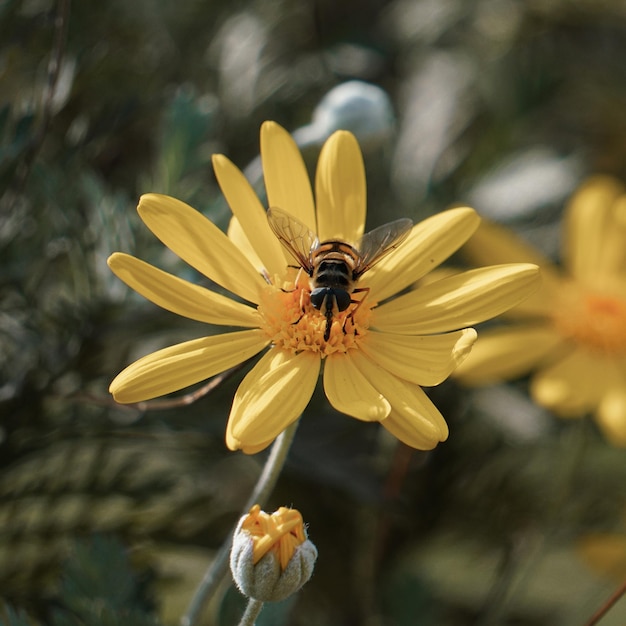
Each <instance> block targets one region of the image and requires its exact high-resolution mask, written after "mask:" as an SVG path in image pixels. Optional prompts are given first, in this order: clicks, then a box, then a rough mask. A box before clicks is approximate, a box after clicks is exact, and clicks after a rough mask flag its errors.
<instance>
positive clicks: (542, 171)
mask: <svg viewBox="0 0 626 626" xmlns="http://www.w3.org/2000/svg"><path fill="white" fill-rule="evenodd" d="M581 174H582V162H581V159H580V158H579V157H577V156H569V157H562V156H560V155H559V154H557V153H556V152H554V151H553V150H550V149H549V148H545V147H541V146H539V147H534V148H530V149H527V150H524V151H523V152H520V153H517V154H515V155H513V156H512V157H510V158H509V159H508V160H506V161H505V162H504V163H502V164H501V165H499V166H498V167H496V168H495V169H493V170H492V171H491V172H489V173H488V174H487V175H486V176H485V177H484V178H483V179H482V180H481V181H479V182H478V184H477V185H476V186H475V187H474V189H473V190H472V191H471V192H470V193H469V194H468V196H467V198H468V201H469V203H470V206H473V207H474V208H475V209H476V210H477V211H478V212H479V213H480V214H481V215H483V216H484V217H488V218H490V219H492V220H495V221H499V222H507V221H510V220H513V219H518V218H522V217H530V216H532V215H533V214H534V213H536V212H537V211H538V210H540V209H542V208H544V207H546V206H548V205H553V204H561V203H562V202H563V200H564V199H565V198H566V197H567V196H569V195H570V194H571V192H572V191H573V190H574V189H575V187H576V185H577V184H578V181H579V180H580V176H581Z"/></svg>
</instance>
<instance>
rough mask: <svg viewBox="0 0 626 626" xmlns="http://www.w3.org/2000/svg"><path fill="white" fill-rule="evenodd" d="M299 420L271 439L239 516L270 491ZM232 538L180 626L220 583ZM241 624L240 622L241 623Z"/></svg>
mask: <svg viewBox="0 0 626 626" xmlns="http://www.w3.org/2000/svg"><path fill="white" fill-rule="evenodd" d="M299 421H300V420H299V419H298V420H296V421H295V422H294V423H293V424H291V425H290V426H288V427H287V428H286V429H285V430H284V431H283V432H282V433H281V434H280V435H278V437H277V438H276V441H274V444H273V445H272V449H271V450H270V453H269V456H268V457H267V461H265V465H264V467H263V471H262V472H261V475H260V476H259V479H258V480H257V483H256V485H255V487H254V489H253V490H252V493H251V494H250V497H249V498H248V501H247V502H246V504H245V505H244V507H243V513H242V515H245V514H246V513H247V512H248V511H249V510H250V508H251V507H252V505H254V504H259V505H261V507H263V505H264V504H265V502H266V501H267V499H268V497H269V495H270V494H271V493H272V490H273V489H274V486H275V485H276V481H277V480H278V477H279V476H280V472H281V471H282V469H283V466H284V464H285V460H286V459H287V454H288V452H289V448H290V447H291V442H292V441H293V438H294V435H295V434H296V429H297V428H298V422H299ZM233 530H234V528H233ZM232 541H233V534H232V533H229V535H228V537H227V538H226V539H225V540H224V543H223V544H222V546H221V547H220V549H219V550H218V552H217V554H216V555H215V558H214V559H213V561H212V563H211V565H210V566H209V568H208V569H207V571H206V572H205V574H204V578H203V579H202V581H201V582H200V584H199V585H198V588H197V589H196V592H195V593H194V595H193V598H192V599H191V602H190V603H189V607H188V608H187V612H186V613H185V615H183V617H182V618H181V620H180V624H181V626H194V624H196V622H197V620H198V617H199V616H200V611H201V610H202V607H203V606H204V603H205V602H206V601H207V599H208V598H210V597H211V596H212V595H213V593H215V590H216V589H217V587H218V586H219V584H220V583H221V582H222V580H223V578H224V574H226V570H227V569H228V555H229V553H230V548H231V545H232ZM259 611H260V609H259ZM243 623H244V622H242V624H243ZM246 623H247V622H246ZM250 623H253V622H250Z"/></svg>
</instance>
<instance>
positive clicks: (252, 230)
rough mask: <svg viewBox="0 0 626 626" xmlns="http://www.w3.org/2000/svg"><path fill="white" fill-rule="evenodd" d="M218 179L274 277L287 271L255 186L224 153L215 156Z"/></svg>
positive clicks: (246, 232) (242, 226)
mask: <svg viewBox="0 0 626 626" xmlns="http://www.w3.org/2000/svg"><path fill="white" fill-rule="evenodd" d="M213 169H214V170H215V176H216V177H217V182H218V183H219V186H220V188H221V190H222V193H223V194H224V197H225V198H226V201H227V202H228V205H229V206H230V208H231V210H232V212H233V215H234V216H235V217H236V218H237V220H238V222H239V224H240V225H241V228H242V230H243V232H244V233H245V235H246V238H247V240H248V241H249V242H251V244H252V247H253V248H254V251H255V252H256V254H257V255H258V257H259V258H260V259H261V261H262V264H263V268H265V269H266V270H267V271H268V272H269V274H270V276H274V274H277V273H282V272H283V271H284V270H285V265H286V263H285V255H284V254H283V248H282V246H281V244H280V242H279V241H278V239H276V237H275V235H274V233H273V232H272V230H271V229H270V227H269V224H268V223H267V213H266V211H265V209H264V208H263V206H262V205H261V202H260V201H259V198H258V197H257V195H256V193H255V192H254V189H253V188H252V186H251V185H250V183H249V182H248V180H247V179H246V177H245V176H244V175H243V174H242V173H241V171H240V170H239V168H237V167H236V166H235V165H233V163H232V162H231V161H229V160H228V159H227V158H226V157H225V156H223V155H221V154H216V155H214V156H213Z"/></svg>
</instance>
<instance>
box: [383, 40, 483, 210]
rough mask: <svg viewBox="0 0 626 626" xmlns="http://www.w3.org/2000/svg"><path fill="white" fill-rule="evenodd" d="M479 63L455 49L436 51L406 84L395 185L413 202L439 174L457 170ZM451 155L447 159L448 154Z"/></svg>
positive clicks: (397, 150) (424, 192)
mask: <svg viewBox="0 0 626 626" xmlns="http://www.w3.org/2000/svg"><path fill="white" fill-rule="evenodd" d="M475 80H476V67H475V65H473V64H472V63H471V62H470V61H469V60H468V59H467V57H464V56H462V55H458V54H454V53H450V52H436V53H433V54H431V55H430V56H429V57H428V58H427V59H425V61H424V62H423V63H422V65H421V66H420V67H419V68H418V69H417V71H416V72H415V73H414V74H413V75H412V76H411V77H410V78H409V79H408V80H407V81H406V83H405V85H404V86H403V90H402V93H401V101H400V128H399V131H398V144H397V147H396V152H395V155H394V159H393V166H392V167H393V183H394V186H395V188H396V192H397V194H398V197H401V198H403V199H404V200H405V202H406V204H407V206H410V205H413V204H415V203H416V202H418V201H420V200H421V199H422V198H423V197H424V196H425V195H426V193H427V190H428V186H429V184H430V182H431V180H432V179H433V178H434V177H435V172H436V173H437V175H438V176H439V177H441V176H443V175H445V173H446V171H448V170H450V169H452V168H454V166H455V163H456V161H455V159H458V158H461V156H462V155H456V156H455V154H454V153H453V152H452V151H451V150H450V149H451V146H452V145H453V143H454V141H455V140H456V138H457V137H458V136H459V133H460V132H461V131H462V130H463V129H464V128H465V127H466V126H467V124H468V123H469V121H470V120H471V119H472V117H473V115H474V111H475V109H476V107H475V95H474V94H475V90H474V83H475ZM444 155H445V157H446V158H445V159H444V158H443V157H444Z"/></svg>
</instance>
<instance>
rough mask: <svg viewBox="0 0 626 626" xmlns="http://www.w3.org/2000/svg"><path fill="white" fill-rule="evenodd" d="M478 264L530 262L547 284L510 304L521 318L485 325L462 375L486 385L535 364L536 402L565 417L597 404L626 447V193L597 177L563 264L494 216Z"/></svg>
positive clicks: (571, 225) (475, 253)
mask: <svg viewBox="0 0 626 626" xmlns="http://www.w3.org/2000/svg"><path fill="white" fill-rule="evenodd" d="M464 251H466V252H467V254H468V256H469V258H470V259H472V260H473V261H474V262H476V263H480V264H482V263H485V262H489V263H503V262H511V261H525V262H531V263H537V264H538V265H540V266H541V269H542V278H543V281H542V288H541V290H540V291H538V292H536V293H535V294H534V295H533V296H532V297H531V298H529V299H528V300H526V301H525V302H524V303H523V304H522V305H521V306H519V307H516V308H514V309H512V310H511V311H509V313H508V315H509V316H510V317H512V318H513V320H514V323H513V324H511V325H506V326H502V327H500V328H496V329H494V330H491V331H486V332H484V333H481V337H480V341H478V342H477V344H476V346H475V348H474V350H473V351H472V354H471V356H470V358H469V359H467V361H466V362H465V363H463V365H462V366H461V367H460V368H459V369H458V370H457V372H456V375H457V376H458V377H459V378H460V379H461V380H462V381H464V382H465V383H467V384H471V385H480V384H488V383H494V382H499V381H502V380H506V379H511V378H515V377H518V376H521V375H524V374H527V373H529V372H530V371H536V373H535V374H534V376H533V378H532V381H531V393H532V396H533V398H534V399H535V401H536V402H537V403H539V404H541V405H543V406H545V407H548V408H550V409H552V410H553V411H555V412H556V413H558V414H559V415H561V416H563V417H580V416H582V415H584V414H586V413H589V412H595V415H596V418H597V421H598V423H599V425H600V427H601V428H602V430H603V431H604V433H605V435H606V436H607V438H608V439H609V440H610V441H611V442H613V443H614V444H617V445H622V446H626V195H624V190H623V188H622V186H621V185H620V184H619V183H618V182H617V181H615V180H613V179H611V178H609V177H603V176H598V177H594V178H591V179H589V180H588V181H587V182H586V183H585V184H584V185H582V186H581V187H580V189H579V190H578V191H577V192H576V194H575V195H574V196H573V197H572V199H571V200H570V203H569V205H568V206H567V209H566V213H565V216H564V225H563V251H562V269H559V268H557V267H555V266H554V265H553V264H552V263H550V262H549V261H548V260H547V259H545V258H543V257H542V256H541V254H540V253H538V252H537V251H535V250H533V249H532V248H531V247H529V246H528V245H526V244H524V243H523V242H521V241H520V240H519V239H517V238H516V237H515V236H514V235H513V234H512V233H510V232H508V231H506V230H505V229H503V228H501V227H498V226H495V225H493V224H486V223H483V224H482V225H481V227H480V229H479V230H478V231H477V233H476V234H475V235H474V237H472V239H471V240H470V241H469V242H468V244H467V246H466V247H465V248H464Z"/></svg>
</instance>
